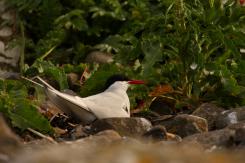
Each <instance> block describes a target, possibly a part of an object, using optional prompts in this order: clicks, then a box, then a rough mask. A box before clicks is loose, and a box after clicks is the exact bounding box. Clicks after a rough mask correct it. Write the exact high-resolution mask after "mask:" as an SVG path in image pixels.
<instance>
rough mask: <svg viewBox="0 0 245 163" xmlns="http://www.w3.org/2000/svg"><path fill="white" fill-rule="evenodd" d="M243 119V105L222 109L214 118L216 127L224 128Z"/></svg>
mask: <svg viewBox="0 0 245 163" xmlns="http://www.w3.org/2000/svg"><path fill="white" fill-rule="evenodd" d="M243 120H245V107H240V108H234V109H230V110H226V111H223V112H222V113H221V114H220V115H219V116H218V117H217V118H216V120H215V125H216V127H217V128H218V129H222V128H225V127H226V126H229V125H231V124H236V123H238V122H240V121H243Z"/></svg>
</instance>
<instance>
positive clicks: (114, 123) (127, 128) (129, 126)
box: [91, 117, 152, 137]
mask: <svg viewBox="0 0 245 163" xmlns="http://www.w3.org/2000/svg"><path fill="white" fill-rule="evenodd" d="M151 127H152V125H151V123H150V122H149V121H148V120H146V119H144V118H136V117H135V118H106V119H99V120H97V121H95V122H94V123H93V124H92V126H91V129H92V131H93V132H94V133H96V132H99V131H103V130H108V129H111V130H115V131H117V132H118V133H119V134H120V135H121V136H129V137H140V136H141V135H142V134H143V133H145V132H146V131H148V130H149V129H150V128H151Z"/></svg>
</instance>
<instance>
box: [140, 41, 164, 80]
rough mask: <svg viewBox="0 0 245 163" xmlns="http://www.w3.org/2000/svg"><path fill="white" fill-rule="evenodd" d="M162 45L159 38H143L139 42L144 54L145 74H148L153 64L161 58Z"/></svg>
mask: <svg viewBox="0 0 245 163" xmlns="http://www.w3.org/2000/svg"><path fill="white" fill-rule="evenodd" d="M162 46H163V45H162V44H161V43H160V42H159V40H153V39H152V40H151V39H145V40H143V41H142V42H141V49H142V51H143V53H144V55H145V58H144V63H143V69H144V70H143V72H144V75H145V76H149V75H150V73H151V72H152V70H153V66H154V64H155V63H157V62H159V61H161V60H162Z"/></svg>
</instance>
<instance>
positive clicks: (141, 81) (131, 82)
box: [128, 80, 145, 84]
mask: <svg viewBox="0 0 245 163" xmlns="http://www.w3.org/2000/svg"><path fill="white" fill-rule="evenodd" d="M128 84H145V82H144V81H143V80H129V81H128Z"/></svg>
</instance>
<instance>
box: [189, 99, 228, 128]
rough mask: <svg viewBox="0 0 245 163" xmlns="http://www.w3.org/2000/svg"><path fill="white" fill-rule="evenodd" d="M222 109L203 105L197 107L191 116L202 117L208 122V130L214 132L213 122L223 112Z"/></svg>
mask: <svg viewBox="0 0 245 163" xmlns="http://www.w3.org/2000/svg"><path fill="white" fill-rule="evenodd" d="M223 111H224V109H223V108H221V107H217V106H216V105H214V104H212V103H204V104H202V105H201V106H199V107H198V108H197V109H196V110H195V111H194V112H193V113H192V115H195V116H198V117H202V118H204V119H206V120H207V122H208V130H209V131H211V130H215V129H216V126H215V120H216V119H217V117H218V115H219V114H220V113H221V112H223Z"/></svg>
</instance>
